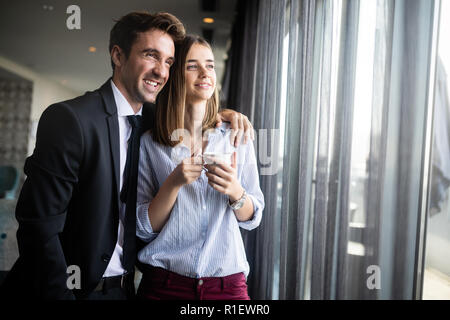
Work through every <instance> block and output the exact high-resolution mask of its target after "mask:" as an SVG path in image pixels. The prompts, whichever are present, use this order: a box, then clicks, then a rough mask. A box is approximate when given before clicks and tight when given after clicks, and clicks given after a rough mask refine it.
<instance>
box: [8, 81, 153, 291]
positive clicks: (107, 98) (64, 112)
mask: <svg viewBox="0 0 450 320" xmlns="http://www.w3.org/2000/svg"><path fill="white" fill-rule="evenodd" d="M143 117H144V121H146V124H147V125H148V126H151V123H150V120H151V119H152V118H153V117H152V108H151V106H150V105H144V109H143ZM119 151H120V149H119V124H118V119H117V107H116V104H115V101H114V96H113V92H112V88H111V84H110V80H108V81H107V82H106V83H105V84H104V85H103V86H102V87H101V88H100V89H98V90H95V91H92V92H87V93H86V94H84V95H83V96H80V97H77V98H75V99H72V100H68V101H64V102H60V103H56V104H54V105H51V106H50V107H48V108H47V109H46V110H45V111H44V113H43V114H42V116H41V119H40V121H39V125H38V131H37V137H36V147H35V149H34V152H33V155H31V156H30V157H29V158H27V160H26V162H25V167H24V172H25V174H26V175H27V179H26V181H25V183H24V185H23V187H22V191H21V193H20V196H19V199H18V203H17V207H16V218H17V220H18V222H19V229H18V231H17V241H18V245H19V254H20V256H19V259H18V260H17V262H16V263H15V265H14V266H13V269H12V270H11V271H10V273H9V274H8V277H7V279H6V280H5V283H4V285H3V288H2V292H3V294H6V295H7V297H9V298H12V297H15V296H20V297H22V298H23V297H29V298H44V299H74V298H83V297H85V296H86V295H87V294H89V293H90V292H92V291H93V289H94V288H95V287H96V285H97V284H98V282H99V281H100V279H101V277H102V275H103V273H104V271H105V270H106V267H107V265H108V262H109V260H110V258H111V256H112V254H113V251H114V248H115V245H116V242H117V230H118V223H119V201H120V199H119V174H120V172H119V161H120V160H119V159H120V155H119ZM70 265H76V266H79V268H80V271H81V289H80V290H69V289H68V288H67V285H66V281H67V278H68V276H69V274H68V273H67V267H68V266H70Z"/></svg>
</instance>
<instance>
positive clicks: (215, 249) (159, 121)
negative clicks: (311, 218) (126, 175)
mask: <svg viewBox="0 0 450 320" xmlns="http://www.w3.org/2000/svg"><path fill="white" fill-rule="evenodd" d="M175 60H176V62H175V64H174V66H172V69H171V76H170V78H169V83H168V84H167V85H166V86H165V88H164V89H163V91H162V92H161V94H160V96H159V98H158V101H157V111H156V124H155V127H154V129H152V130H151V131H149V132H147V133H145V134H144V135H143V136H142V139H141V154H140V163H139V179H138V204H137V231H136V233H137V236H138V237H139V238H140V239H141V240H143V241H144V242H146V246H145V247H144V248H143V249H142V250H140V251H139V253H138V260H139V262H140V265H141V269H142V271H143V278H142V281H141V284H140V286H139V289H138V297H140V298H143V299H185V300H195V299H227V300H228V299H249V297H248V293H247V284H246V278H247V276H248V273H249V265H248V262H247V258H246V255H245V249H244V244H243V241H242V237H241V234H240V230H239V227H242V228H244V229H248V230H251V229H253V228H256V227H257V226H258V225H259V223H260V221H261V217H262V211H263V209H264V197H263V194H262V192H261V189H260V187H259V177H258V171H257V164H256V156H255V150H254V146H253V143H251V142H250V143H247V144H240V145H239V147H238V148H235V147H234V146H233V145H232V144H231V143H230V135H231V134H232V132H231V129H230V128H229V125H227V124H226V123H224V124H222V126H220V127H219V128H215V119H216V114H217V112H218V108H219V99H218V93H217V88H216V73H215V68H214V56H213V53H212V50H211V47H210V46H209V44H208V43H207V42H206V41H205V40H204V39H202V38H200V37H196V36H186V38H185V40H184V41H183V42H182V43H181V44H179V45H178V46H177V47H176V59H175Z"/></svg>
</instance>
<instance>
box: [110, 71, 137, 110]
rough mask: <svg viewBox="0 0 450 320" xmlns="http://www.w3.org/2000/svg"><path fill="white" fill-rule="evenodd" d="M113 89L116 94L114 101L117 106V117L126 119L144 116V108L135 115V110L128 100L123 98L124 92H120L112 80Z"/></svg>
mask: <svg viewBox="0 0 450 320" xmlns="http://www.w3.org/2000/svg"><path fill="white" fill-rule="evenodd" d="M111 87H112V91H113V94H114V100H115V102H116V106H117V115H118V116H119V117H126V116H130V115H139V116H141V115H142V107H141V108H140V109H139V111H138V112H137V113H134V110H133V108H132V107H131V105H130V104H129V103H128V101H127V99H125V97H124V96H123V94H122V92H120V90H119V88H117V87H116V85H115V84H114V81H112V80H111Z"/></svg>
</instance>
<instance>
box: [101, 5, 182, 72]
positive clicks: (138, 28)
mask: <svg viewBox="0 0 450 320" xmlns="http://www.w3.org/2000/svg"><path fill="white" fill-rule="evenodd" d="M151 29H157V30H161V31H164V32H166V33H167V34H168V35H169V36H171V37H172V39H173V41H174V42H175V43H177V42H179V41H181V40H183V38H184V36H185V34H186V31H185V29H184V26H183V24H182V23H181V21H180V20H178V18H177V17H175V16H174V15H172V14H170V13H167V12H158V13H155V14H151V13H149V12H145V11H140V12H130V13H128V14H127V15H125V16H123V17H122V18H120V20H118V21H116V24H115V25H114V27H113V28H112V29H111V33H110V37H109V52H110V53H111V50H112V48H113V47H114V46H116V45H117V46H119V47H120V48H121V49H122V50H123V51H124V53H125V57H126V58H128V57H129V55H130V52H131V47H132V46H133V43H134V42H135V40H136V38H137V36H138V34H139V33H142V32H146V31H149V30H151ZM111 66H112V68H113V70H114V62H113V61H112V59H111Z"/></svg>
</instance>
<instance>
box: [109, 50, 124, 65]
mask: <svg viewBox="0 0 450 320" xmlns="http://www.w3.org/2000/svg"><path fill="white" fill-rule="evenodd" d="M124 58H125V55H124V53H123V51H122V49H120V47H119V46H117V45H115V46H114V47H113V48H112V49H111V59H112V61H113V63H114V64H115V65H116V67H120V66H122V63H123V61H124Z"/></svg>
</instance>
